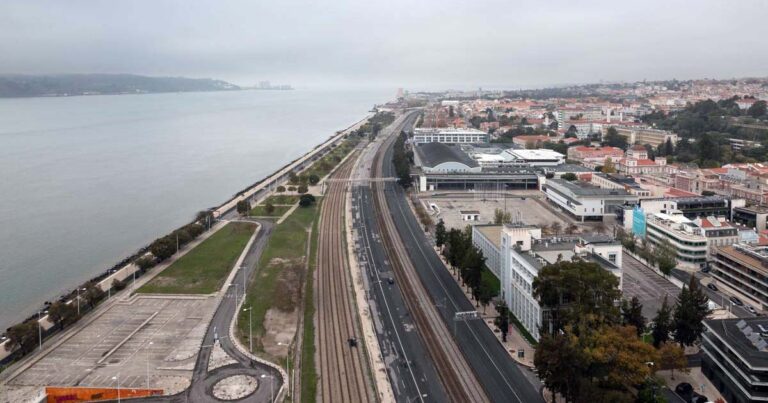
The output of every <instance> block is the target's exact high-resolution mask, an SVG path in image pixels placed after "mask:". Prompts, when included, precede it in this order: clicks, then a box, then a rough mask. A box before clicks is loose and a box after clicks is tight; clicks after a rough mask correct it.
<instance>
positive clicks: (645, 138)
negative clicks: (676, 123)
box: [612, 124, 678, 148]
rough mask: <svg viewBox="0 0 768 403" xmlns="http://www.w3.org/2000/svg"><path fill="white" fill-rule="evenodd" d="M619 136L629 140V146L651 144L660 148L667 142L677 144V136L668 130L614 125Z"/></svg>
mask: <svg viewBox="0 0 768 403" xmlns="http://www.w3.org/2000/svg"><path fill="white" fill-rule="evenodd" d="M612 127H613V128H614V129H616V132H617V133H618V134H619V136H622V137H624V138H626V139H627V143H629V144H650V145H651V146H653V147H654V148H655V147H658V146H659V145H660V144H664V143H666V142H667V140H669V141H671V142H672V144H673V145H674V144H676V143H677V140H678V138H677V134H675V133H672V132H671V131H668V130H657V129H651V128H649V127H636V126H625V125H621V124H617V125H613V126H612Z"/></svg>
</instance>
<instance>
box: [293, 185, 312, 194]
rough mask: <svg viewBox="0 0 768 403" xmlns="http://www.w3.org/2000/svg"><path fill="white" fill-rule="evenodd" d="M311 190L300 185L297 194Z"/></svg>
mask: <svg viewBox="0 0 768 403" xmlns="http://www.w3.org/2000/svg"><path fill="white" fill-rule="evenodd" d="M308 191H309V189H308V188H307V185H299V187H298V188H297V189H296V192H298V193H299V194H304V193H307V192H308Z"/></svg>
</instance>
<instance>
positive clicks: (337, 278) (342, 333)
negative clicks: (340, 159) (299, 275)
mask: <svg viewBox="0 0 768 403" xmlns="http://www.w3.org/2000/svg"><path fill="white" fill-rule="evenodd" d="M353 152H356V151H353ZM354 158H355V156H352V157H350V158H348V159H347V161H346V162H345V163H344V165H342V166H341V167H340V168H339V169H338V170H337V171H336V173H335V174H334V175H333V177H334V178H338V179H343V178H349V176H350V174H351V172H352V167H353V165H354V164H353V163H352V162H353V161H354ZM347 186H348V184H347V183H345V182H341V181H329V185H328V190H327V192H326V194H325V198H324V199H325V200H324V201H323V203H322V206H321V208H320V222H319V225H318V249H317V251H318V254H317V273H316V276H317V282H316V284H317V286H316V290H317V322H316V326H317V330H318V331H317V340H316V345H317V346H319V348H318V360H317V362H318V369H319V380H320V382H319V383H320V385H319V387H320V394H319V398H320V401H321V402H322V403H336V402H374V401H376V397H375V396H376V394H375V391H374V389H373V386H372V385H373V381H372V379H371V378H370V372H369V367H368V362H367V360H366V355H365V351H364V350H363V349H364V346H362V345H359V346H353V345H352V344H353V343H351V341H353V340H354V341H355V343H356V340H357V335H358V334H359V323H358V320H357V309H356V307H355V306H354V304H355V302H354V295H353V290H352V280H351V277H350V273H349V264H348V261H347V250H346V246H345V244H344V233H345V231H346V228H345V224H344V220H343V217H344V208H345V201H346V191H347V189H346V188H347Z"/></svg>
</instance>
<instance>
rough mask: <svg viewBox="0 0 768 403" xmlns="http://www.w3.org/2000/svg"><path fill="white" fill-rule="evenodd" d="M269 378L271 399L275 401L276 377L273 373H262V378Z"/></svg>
mask: <svg viewBox="0 0 768 403" xmlns="http://www.w3.org/2000/svg"><path fill="white" fill-rule="evenodd" d="M264 378H269V401H270V402H274V401H275V389H274V387H275V377H274V376H272V375H266V374H261V379H264Z"/></svg>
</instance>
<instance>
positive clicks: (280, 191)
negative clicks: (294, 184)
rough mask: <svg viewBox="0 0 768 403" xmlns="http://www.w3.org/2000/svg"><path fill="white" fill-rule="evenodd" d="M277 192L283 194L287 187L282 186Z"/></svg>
mask: <svg viewBox="0 0 768 403" xmlns="http://www.w3.org/2000/svg"><path fill="white" fill-rule="evenodd" d="M276 190H277V193H283V192H285V186H283V185H280V186H278V187H277V189H276Z"/></svg>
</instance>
